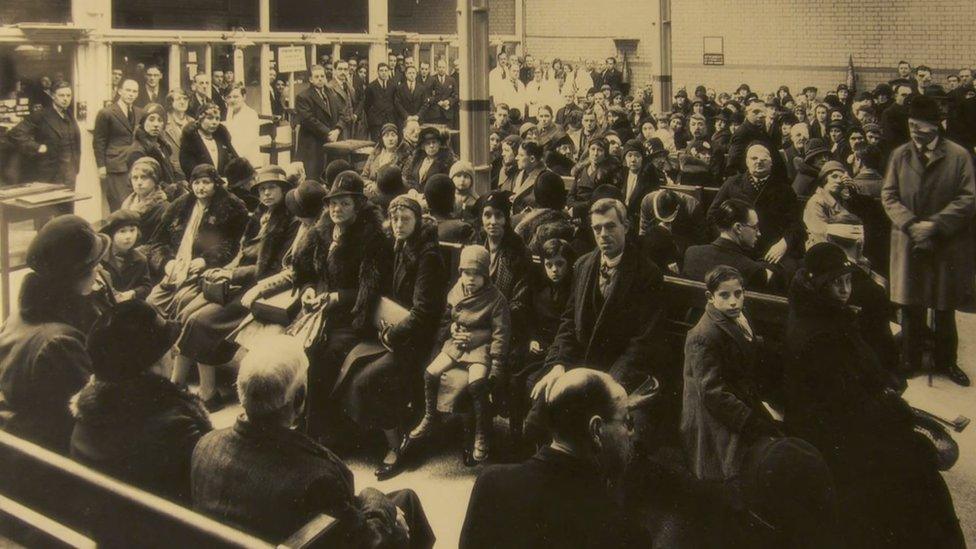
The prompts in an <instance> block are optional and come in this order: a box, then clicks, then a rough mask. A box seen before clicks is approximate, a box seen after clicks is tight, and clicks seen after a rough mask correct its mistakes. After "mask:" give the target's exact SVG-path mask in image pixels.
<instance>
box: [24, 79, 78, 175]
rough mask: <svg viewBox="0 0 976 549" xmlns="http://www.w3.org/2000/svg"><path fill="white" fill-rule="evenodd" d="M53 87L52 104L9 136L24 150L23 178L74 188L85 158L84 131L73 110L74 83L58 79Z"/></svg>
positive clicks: (35, 114)
mask: <svg viewBox="0 0 976 549" xmlns="http://www.w3.org/2000/svg"><path fill="white" fill-rule="evenodd" d="M52 90H53V93H54V99H53V101H52V105H51V106H50V107H48V108H46V109H44V110H42V111H37V112H34V113H32V114H31V115H30V116H28V117H27V118H25V119H24V120H23V121H21V122H20V124H17V125H16V126H14V128H13V129H11V130H10V133H9V134H7V137H8V139H9V140H10V141H11V142H12V143H14V144H15V145H16V147H17V152H18V153H19V154H20V158H21V162H20V166H21V170H20V178H19V180H20V181H24V182H30V181H43V182H46V183H59V184H61V185H65V186H67V187H68V188H70V189H72V190H73V189H74V188H75V180H76V178H77V177H78V167H79V165H80V160H81V132H80V131H79V129H78V123H77V122H75V119H74V116H72V114H71V112H70V108H71V98H72V91H71V84H69V83H67V82H55V83H54V85H53V86H52ZM25 160H29V161H25Z"/></svg>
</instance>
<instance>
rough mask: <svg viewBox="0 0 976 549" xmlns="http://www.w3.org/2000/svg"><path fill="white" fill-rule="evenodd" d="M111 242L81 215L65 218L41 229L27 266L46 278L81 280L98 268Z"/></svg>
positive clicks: (50, 222)
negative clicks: (81, 277)
mask: <svg viewBox="0 0 976 549" xmlns="http://www.w3.org/2000/svg"><path fill="white" fill-rule="evenodd" d="M109 243H111V239H110V238H109V237H108V235H106V234H101V233H96V232H95V231H94V230H93V229H92V226H91V225H90V224H89V223H88V222H87V221H85V220H84V219H82V218H80V217H78V216H77V215H70V214H69V215H61V216H58V217H55V218H54V219H52V220H51V221H49V222H48V223H47V224H46V225H44V226H43V227H41V230H40V231H38V233H37V236H35V237H34V240H32V241H31V243H30V244H29V245H28V246H27V266H28V267H30V268H31V269H33V270H34V272H36V273H37V274H39V275H41V276H45V277H65V276H67V277H77V276H80V275H82V274H85V273H87V272H89V271H91V270H92V269H93V268H95V265H97V264H98V262H99V261H101V260H102V257H104V256H105V253H106V252H107V251H108V246H109Z"/></svg>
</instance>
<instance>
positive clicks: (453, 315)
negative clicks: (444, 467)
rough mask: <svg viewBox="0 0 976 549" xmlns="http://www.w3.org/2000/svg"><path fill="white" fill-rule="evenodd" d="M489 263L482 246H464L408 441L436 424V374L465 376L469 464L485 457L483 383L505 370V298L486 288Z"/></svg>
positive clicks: (486, 416) (508, 319)
mask: <svg viewBox="0 0 976 549" xmlns="http://www.w3.org/2000/svg"><path fill="white" fill-rule="evenodd" d="M490 263H491V259H490V257H489V254H488V250H487V249H486V248H485V247H484V246H466V247H465V248H464V249H463V250H461V259H460V262H459V265H458V271H459V272H460V275H461V276H460V278H458V281H457V283H456V284H455V285H454V287H453V288H452V289H451V291H450V292H449V293H448V294H447V310H446V311H445V314H444V318H443V321H442V323H441V332H440V341H443V342H444V343H443V345H442V347H441V352H440V353H439V354H438V355H437V357H436V358H434V360H433V361H432V362H431V363H430V365H429V366H427V370H426V371H425V372H424V398H425V408H424V417H423V419H421V420H420V424H419V425H417V427H415V428H414V429H413V431H411V432H410V439H414V440H416V439H420V438H425V437H427V436H429V435H430V433H431V431H432V430H433V428H434V425H435V424H436V423H437V420H438V416H437V393H438V390H439V389H440V379H441V374H443V373H444V372H447V371H448V370H450V369H452V368H463V369H465V370H467V371H468V392H469V393H470V394H471V400H472V402H473V407H474V415H475V434H474V449H473V451H472V453H471V456H472V458H474V460H475V461H479V462H480V461H484V460H485V458H487V457H488V429H489V426H490V422H491V415H490V413H489V411H488V388H489V387H488V381H489V380H488V379H486V378H489V377H490V378H492V379H493V378H495V377H497V376H499V375H501V374H502V373H503V372H504V369H505V363H504V362H505V358H506V357H507V356H508V346H509V339H510V337H511V317H510V312H509V309H508V302H507V301H506V300H505V296H503V295H502V294H501V292H499V291H498V289H497V288H495V286H494V285H493V284H492V283H491V278H490V277H489V265H490Z"/></svg>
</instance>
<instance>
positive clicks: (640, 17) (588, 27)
mask: <svg viewBox="0 0 976 549" xmlns="http://www.w3.org/2000/svg"><path fill="white" fill-rule="evenodd" d="M657 20H658V13H657V3H656V2H653V1H651V0H599V1H578V2H577V1H574V2H569V1H568V0H525V51H526V52H527V53H531V54H532V55H534V56H536V57H539V56H541V57H544V58H548V59H552V58H556V57H558V58H560V59H564V60H569V62H570V63H571V64H573V65H575V63H576V62H578V61H579V60H580V59H599V58H605V57H608V56H610V55H617V50H616V49H615V47H614V42H613V38H636V39H639V40H640V41H639V42H638V43H637V46H636V50H634V49H630V50H629V51H628V52H627V53H628V60H629V65H630V68H631V75H632V78H631V82H632V83H633V84H635V85H638V86H639V85H643V84H646V83H648V82H649V81H650V78H651V70H652V68H653V60H654V59H656V57H657V52H658V48H657V44H656V42H655V41H654V39H653V38H652V37H651V32H650V30H651V27H652V25H655V24H657Z"/></svg>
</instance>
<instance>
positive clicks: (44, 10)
mask: <svg viewBox="0 0 976 549" xmlns="http://www.w3.org/2000/svg"><path fill="white" fill-rule="evenodd" d="M70 19H71V0H33V1H30V2H24V1H10V0H5V1H2V2H0V25H14V24H17V23H67V22H68V20H70Z"/></svg>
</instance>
